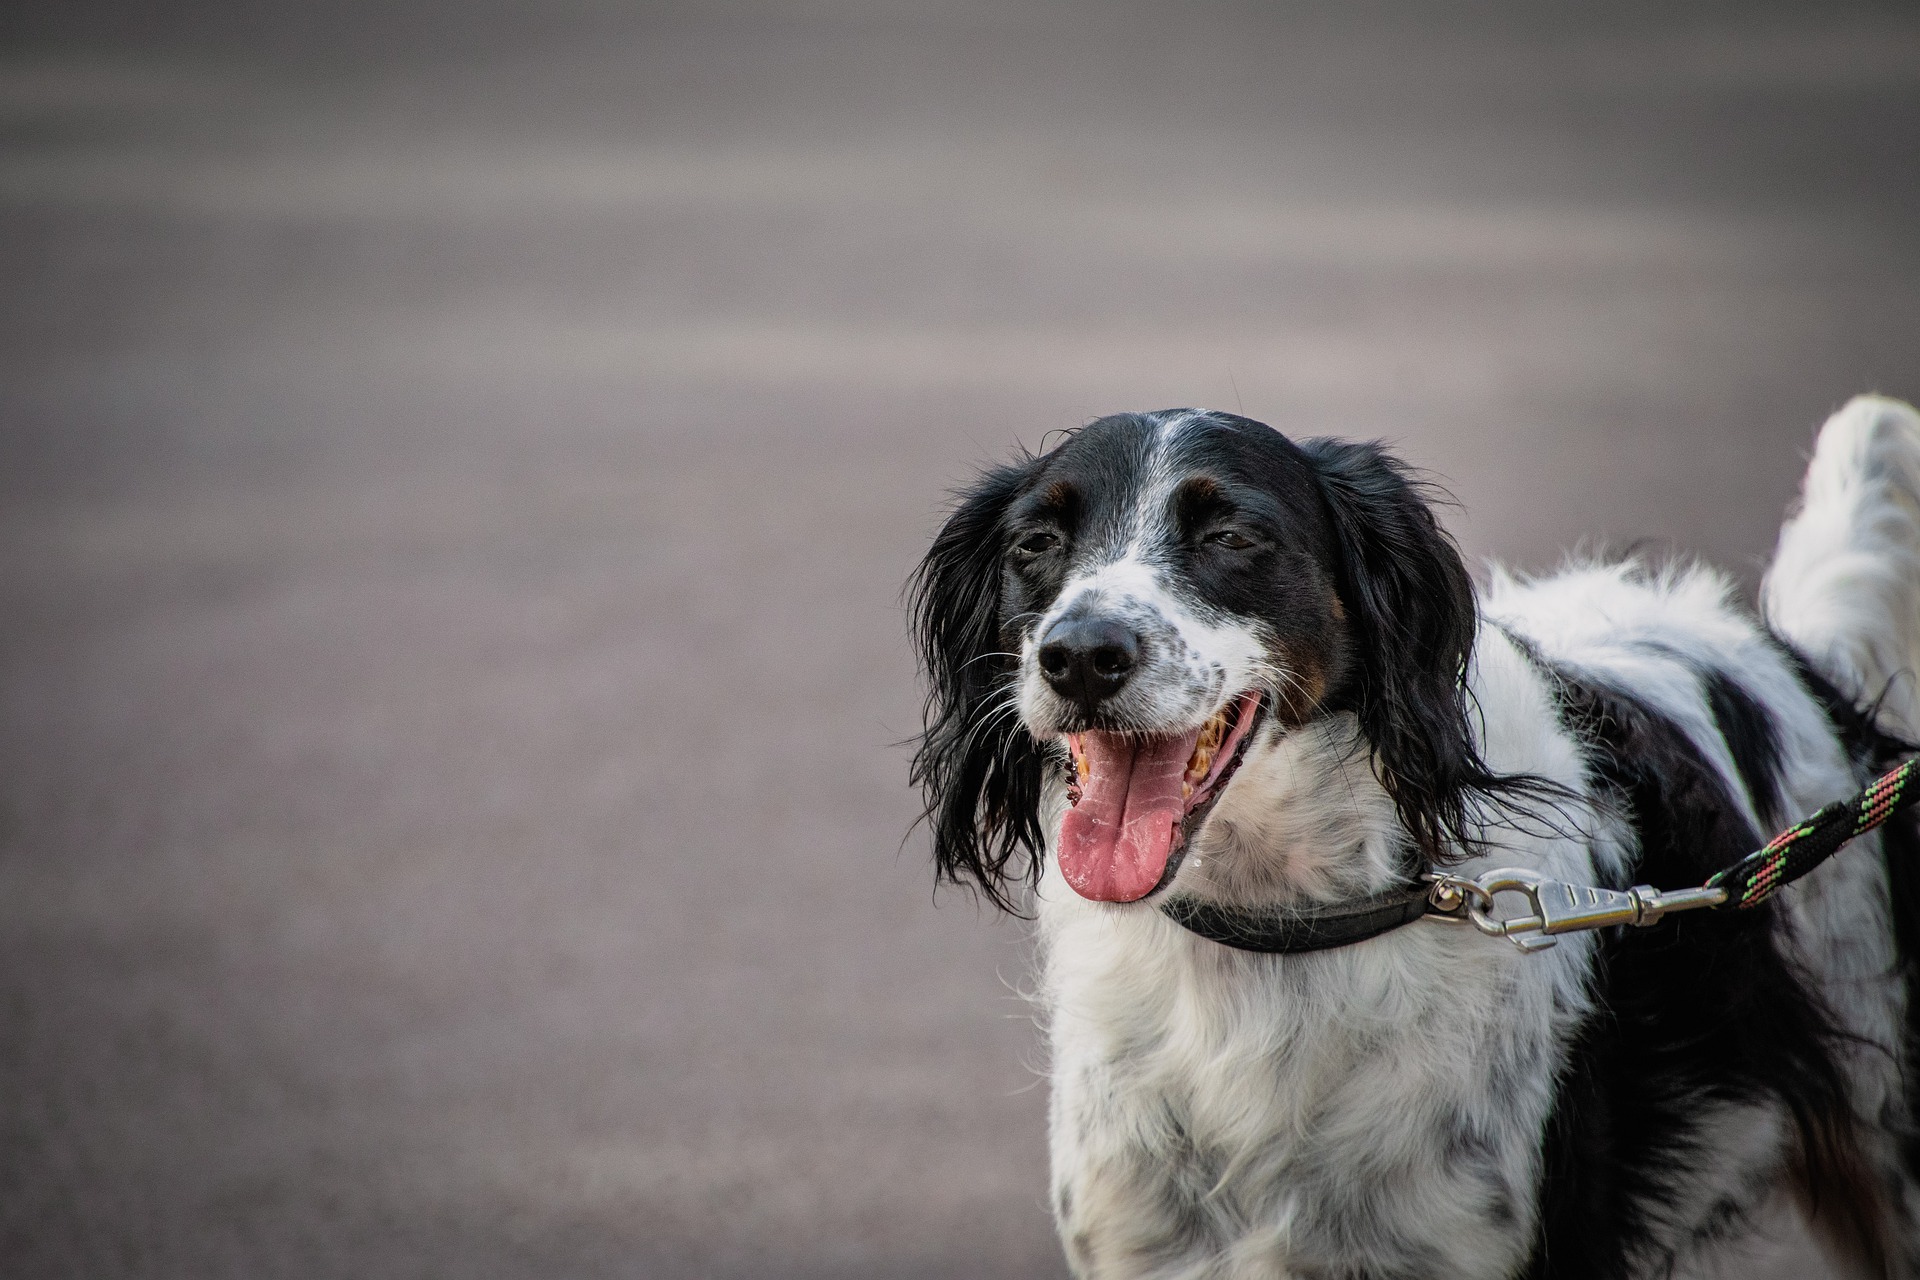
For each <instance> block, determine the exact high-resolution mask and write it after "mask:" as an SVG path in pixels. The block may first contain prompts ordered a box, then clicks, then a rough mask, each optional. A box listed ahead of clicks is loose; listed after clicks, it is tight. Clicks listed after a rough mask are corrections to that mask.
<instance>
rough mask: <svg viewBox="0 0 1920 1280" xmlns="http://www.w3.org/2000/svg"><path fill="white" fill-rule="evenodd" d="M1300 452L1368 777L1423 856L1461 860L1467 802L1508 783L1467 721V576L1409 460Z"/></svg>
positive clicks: (1382, 454)
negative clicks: (1310, 479)
mask: <svg viewBox="0 0 1920 1280" xmlns="http://www.w3.org/2000/svg"><path fill="white" fill-rule="evenodd" d="M1300 447H1301V450H1302V452H1304V453H1305V454H1306V455H1307V458H1308V459H1309V461H1311V462H1312V464H1313V467H1314V469H1315V471H1316V472H1317V473H1318V475H1319V479H1320V489H1321V492H1322V493H1323V494H1324V495H1325V498H1326V503H1327V508H1328V510H1329V512H1330V514H1331V517H1332V521H1333V528H1334V534H1335V538H1336V541H1337V543H1338V549H1339V560H1340V565H1339V569H1338V574H1339V592H1340V599H1341V602H1342V604H1344V605H1345V607H1346V610H1347V617H1348V625H1349V626H1350V627H1351V628H1352V635H1353V641H1354V655H1355V667H1354V672H1353V676H1352V678H1351V680H1350V683H1349V686H1348V689H1347V690H1346V693H1345V695H1344V697H1342V698H1341V699H1340V701H1341V702H1342V703H1343V704H1344V705H1345V707H1346V708H1347V709H1350V710H1352V711H1353V712H1354V713H1355V714H1356V715H1357V716H1358V718H1359V721H1360V728H1361V731H1362V732H1363V733H1364V734H1365V735H1366V737H1367V741H1368V744H1369V746H1370V747H1371V750H1372V752H1373V769H1374V773H1375V775H1376V776H1377V777H1378V778H1379V779H1380V782H1381V785H1383V786H1384V787H1385V788H1386V789H1387V792H1388V794H1389V795H1391V796H1392V797H1393V803H1394V807H1395V809H1396V810H1397V811H1398V813H1399V816H1400V821H1401V823H1402V824H1403V825H1404V826H1405V827H1406V828H1407V831H1408V832H1409V833H1410V834H1411V835H1412V836H1413V840H1414V843H1415V845H1416V846H1417V847H1418V848H1419V850H1420V852H1421V853H1422V854H1423V855H1424V856H1425V857H1426V858H1427V859H1429V860H1430V861H1446V860H1450V859H1454V858H1458V857H1460V856H1462V855H1463V854H1464V853H1465V851H1466V850H1465V849H1464V848H1461V847H1460V846H1464V845H1467V844H1470V843H1471V834H1470V832H1469V831H1468V830H1467V826H1468V823H1467V817H1468V814H1467V809H1468V806H1469V804H1470V802H1471V800H1472V798H1473V797H1474V796H1475V795H1476V793H1478V794H1481V795H1484V794H1487V793H1489V792H1493V791H1497V790H1501V789H1503V788H1504V787H1506V786H1508V785H1510V784H1511V783H1512V782H1513V781H1514V780H1512V779H1507V778H1504V777H1502V776H1500V775H1496V774H1494V773H1492V772H1491V771H1490V770H1489V769H1488V768H1487V766H1486V763H1485V762H1484V761H1483V760H1481V758H1480V754H1479V751H1478V750H1477V749H1476V747H1475V746H1474V741H1473V734H1472V731H1471V729H1470V728H1469V725H1468V721H1467V695H1466V690H1465V688H1464V686H1463V677H1464V673H1465V669H1466V663H1467V658H1468V656H1469V654H1470V652H1471V650H1472V647H1473V641H1474V635H1475V631H1476V628H1477V627H1478V615H1477V612H1476V610H1475V607H1474V598H1473V583H1472V580H1471V579H1470V578H1468V576H1467V569H1466V565H1465V564H1463V563H1462V562H1461V559H1460V552H1459V549H1458V548H1457V547H1455V546H1454V543H1453V540H1452V539H1451V538H1450V537H1448V536H1447V534H1446V531H1445V530H1443V529H1442V528H1441V527H1440V523H1439V521H1438V520H1436V519H1435V518H1434V514H1433V507H1432V503H1431V501H1430V499H1429V496H1428V495H1429V492H1430V491H1429V489H1428V486H1426V485H1424V484H1423V483H1422V482H1421V481H1420V480H1418V479H1417V478H1416V477H1415V476H1414V475H1413V474H1412V472H1411V471H1410V470H1409V468H1408V467H1407V466H1406V465H1405V464H1403V463H1402V462H1400V461H1399V460H1398V459H1396V458H1394V457H1392V456H1391V455H1390V454H1388V453H1387V452H1386V451H1385V450H1383V449H1381V448H1380V447H1379V446H1378V445H1373V444H1353V443H1349V442H1346V441H1341V440H1308V441H1305V442H1304V443H1303V444H1302V445H1301V446H1300ZM1450 844H1451V845H1453V846H1455V847H1453V848H1449V845H1450Z"/></svg>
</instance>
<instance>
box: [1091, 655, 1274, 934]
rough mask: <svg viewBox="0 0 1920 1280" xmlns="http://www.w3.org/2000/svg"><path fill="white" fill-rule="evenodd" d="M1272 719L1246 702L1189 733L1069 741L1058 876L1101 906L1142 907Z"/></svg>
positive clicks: (1101, 735)
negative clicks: (1260, 724)
mask: <svg viewBox="0 0 1920 1280" xmlns="http://www.w3.org/2000/svg"><path fill="white" fill-rule="evenodd" d="M1263 710H1264V706H1263V703H1262V701H1261V697H1260V695H1259V694H1258V693H1247V694H1243V695H1241V696H1240V697H1239V698H1238V699H1236V700H1235V701H1233V702H1231V703H1229V704H1228V705H1227V706H1225V707H1223V708H1222V709H1221V710H1219V711H1218V712H1216V713H1215V714H1214V715H1213V717H1212V718H1211V719H1209V720H1208V721H1207V722H1206V723H1205V724H1203V725H1201V726H1200V727H1199V728H1198V729H1194V730H1192V731H1191V732H1188V733H1175V734H1165V735H1157V736H1156V735H1149V734H1137V733H1107V732H1103V731H1101V730H1097V729H1089V730H1087V731H1086V732H1084V733H1070V734H1068V735H1066V737H1067V749H1068V750H1069V751H1070V752H1071V753H1072V757H1073V781H1072V782H1071V783H1070V784H1069V786H1068V789H1067V796H1068V798H1069V799H1070V800H1071V801H1072V802H1073V808H1071V809H1069V810H1068V811H1067V815H1066V818H1065V819H1064V820H1063V821H1062V822H1061V824H1060V871H1061V873H1062V874H1063V875H1065V876H1066V878H1067V883H1068V884H1070V885H1072V886H1073V888H1074V892H1076V893H1078V894H1079V895H1080V896H1081V897H1083V898H1092V899H1094V900H1095V901H1097V902H1136V901H1138V900H1139V899H1141V898H1144V897H1146V896H1147V895H1148V894H1150V893H1152V892H1153V891H1154V890H1155V889H1157V888H1159V887H1160V885H1161V884H1163V883H1164V882H1165V881H1166V880H1167V879H1168V878H1169V877H1170V876H1171V875H1172V874H1173V872H1174V871H1175V870H1177V869H1178V867H1179V862H1178V859H1177V858H1176V857H1175V854H1176V853H1178V852H1179V851H1181V850H1182V849H1184V848H1185V846H1186V843H1187V839H1188V838H1189V837H1190V836H1191V835H1192V834H1193V833H1194V832H1195V831H1197V830H1199V829H1200V826H1201V824H1202V823H1204V822H1205V821H1206V820H1207V814H1208V813H1209V812H1210V811H1211V810H1212V808H1213V806H1214V803H1215V802H1216V801H1217V800H1218V799H1219V798H1220V793H1221V791H1223V790H1224V789H1225V788H1226V785H1227V781H1228V779H1229V778H1231V777H1232V776H1233V772H1234V770H1235V769H1237V768H1238V767H1239V765H1240V758H1241V756H1242V755H1244V754H1245V753H1246V749H1247V743H1248V742H1249V741H1250V740H1251V735H1252V730H1253V728H1254V725H1255V724H1256V723H1257V721H1258V720H1259V718H1260V716H1261V714H1262V712H1263Z"/></svg>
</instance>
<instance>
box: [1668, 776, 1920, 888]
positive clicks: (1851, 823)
mask: <svg viewBox="0 0 1920 1280" xmlns="http://www.w3.org/2000/svg"><path fill="white" fill-rule="evenodd" d="M1917 783H1920V757H1916V758H1914V759H1912V760H1908V761H1906V762H1904V763H1903V764H1901V765H1900V766H1898V767H1897V768H1894V769H1890V770H1888V771H1887V772H1886V773H1884V774H1882V775H1880V777H1879V778H1877V779H1875V780H1874V782H1873V784H1872V785H1871V786H1869V787H1868V788H1867V789H1866V790H1865V791H1862V792H1861V793H1860V794H1859V795H1857V796H1854V797H1852V798H1851V799H1848V800H1836V801H1834V802H1833V803H1832V804H1830V805H1828V806H1827V807H1826V808H1824V809H1822V810H1820V811H1819V812H1818V813H1816V814H1814V815H1813V816H1812V817H1810V818H1805V819H1802V820H1801V821H1800V822H1797V823H1795V824H1794V825H1793V826H1791V827H1788V828H1787V829H1786V830H1785V831H1782V832H1781V833H1780V834H1779V835H1777V836H1775V837H1774V838H1773V839H1771V840H1769V841H1767V844H1766V847H1765V848H1763V849H1760V850H1758V851H1757V852H1754V853H1750V854H1748V855H1747V856H1746V857H1744V858H1742V859H1740V861H1738V862H1736V863H1734V864H1733V865H1732V866H1730V867H1728V868H1727V869H1726V870H1725V871H1722V872H1719V873H1718V874H1716V875H1715V876H1714V877H1713V878H1712V879H1710V880H1708V881H1707V883H1706V885H1705V886H1704V887H1706V888H1708V889H1725V890H1726V891H1727V900H1726V902H1725V903H1724V904H1723V905H1725V906H1729V907H1733V908H1736V909H1739V910H1744V909H1746V908H1748V907H1757V906H1759V905H1760V904H1761V903H1762V902H1765V901H1766V900H1767V899H1768V898H1770V897H1772V896H1773V895H1774V894H1775V893H1776V892H1778V891H1779V890H1781V889H1783V888H1785V887H1786V886H1787V885H1790V884H1792V883H1793V882H1794V881H1795V880H1798V879H1799V878H1800V877H1801V876H1804V875H1805V874H1807V872H1809V871H1811V870H1813V869H1814V868H1815V867H1817V866H1819V865H1820V864H1821V863H1823V862H1825V861H1826V860H1827V859H1828V858H1831V857H1832V856H1833V855H1834V854H1835V853H1837V852H1839V850H1840V846H1841V845H1844V844H1845V843H1847V841H1849V840H1851V839H1853V838H1854V837H1855V836H1863V835H1865V834H1866V833H1867V832H1869V831H1871V830H1873V829H1874V828H1875V827H1877V826H1879V825H1880V824H1881V823H1883V822H1885V821H1886V820H1887V819H1888V818H1891V817H1892V816H1893V815H1894V814H1896V813H1898V812H1900V810H1902V809H1904V808H1906V807H1907V806H1908V805H1911V804H1913V803H1914V802H1915V801H1916V800H1920V785H1916V784H1917Z"/></svg>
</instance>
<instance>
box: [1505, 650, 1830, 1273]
mask: <svg viewBox="0 0 1920 1280" xmlns="http://www.w3.org/2000/svg"><path fill="white" fill-rule="evenodd" d="M1554 675H1555V676H1556V677H1557V679H1558V681H1559V685H1560V689H1559V694H1560V702H1561V708H1562V712H1563V715H1564V716H1565V718H1566V721H1567V723H1568V725H1569V727H1570V728H1571V729H1573V730H1574V731H1575V732H1576V733H1577V734H1578V735H1579V737H1580V738H1581V740H1582V741H1583V743H1584V744H1585V746H1586V750H1587V752H1588V754H1589V757H1590V760H1591V764H1592V767H1593V771H1594V775H1595V778H1596V780H1597V781H1598V782H1599V783H1600V785H1601V787H1602V788H1603V789H1604V790H1605V791H1606V792H1609V793H1611V798H1612V799H1613V800H1614V802H1616V803H1617V804H1618V805H1619V806H1620V807H1621V809H1622V811H1623V812H1624V813H1625V814H1626V815H1627V816H1628V817H1629V819H1630V821H1631V823H1632V826H1633V830H1634V832H1635V834H1636V836H1637V837H1638V841H1639V845H1640V856H1639V862H1638V865H1637V866H1636V867H1635V869H1634V872H1633V878H1634V880H1636V881H1638V882H1642V883H1649V884H1653V885H1655V886H1658V887H1661V888H1680V887H1684V886H1688V885H1697V884H1699V883H1701V882H1702V881H1703V880H1705V879H1706V878H1707V876H1709V875H1711V874H1712V873H1713V872H1715V871H1717V870H1719V869H1720V868H1722V867H1725V866H1727V865H1729V864H1730V863H1732V862H1734V861H1735V860H1737V859H1739V858H1740V857H1742V856H1744V855H1745V854H1747V853H1749V852H1751V851H1752V850H1753V849H1754V848H1756V847H1757V846H1758V844H1759V843H1760V841H1761V839H1762V837H1761V836H1760V833H1758V832H1756V831H1754V830H1753V828H1752V827H1751V826H1750V825H1749V823H1748V822H1747V820H1746V819H1745V818H1743V817H1742V816H1741V813H1740V808H1739V806H1738V805H1737V804H1736V803H1735V801H1734V799H1733V797H1732V796H1731V795H1730V794H1729V792H1728V790H1727V787H1726V786H1725V784H1724V783H1723V781H1722V780H1721V778H1720V776H1719V775H1718V773H1717V772H1716V771H1715V770H1714V768H1713V767H1712V765H1710V764H1709V763H1708V762H1707V760H1706V759H1704V758H1703V757H1702V756H1701V754H1700V752H1699V751H1698V750H1697V749H1696V748H1695V747H1694V745H1693V743H1692V742H1691V740H1689V738H1688V737H1687V735H1686V733H1685V731H1684V730H1682V729H1681V728H1680V727H1679V726H1678V725H1677V724H1675V723H1674V722H1673V721H1672V720H1670V719H1668V718H1667V717H1665V716H1662V715H1660V714H1659V713H1657V712H1656V711H1654V710H1653V709H1651V708H1650V707H1648V706H1647V705H1646V704H1644V703H1642V702H1640V701H1638V700H1637V699H1635V698H1633V697H1632V696H1631V695H1629V694H1627V693H1624V692H1622V691H1620V690H1617V689H1612V688H1609V687H1607V686H1604V685H1602V684H1599V683H1596V682H1593V681H1589V680H1585V679H1581V678H1578V677H1574V676H1571V675H1569V674H1568V673H1566V672H1564V671H1558V672H1554ZM1723 680H1724V678H1723ZM1713 687H1714V686H1713V684H1712V683H1711V682H1709V684H1708V690H1709V696H1710V697H1712V689H1713ZM1729 691H1731V692H1729ZM1716 703H1717V704H1716V706H1715V707H1714V710H1715V714H1716V717H1717V718H1718V719H1719V720H1720V723H1721V725H1722V729H1723V732H1725V731H1726V730H1727V729H1729V728H1730V729H1731V730H1732V731H1733V732H1731V733H1729V734H1728V738H1729V748H1730V749H1731V750H1732V751H1733V752H1734V754H1735V756H1736V759H1739V758H1740V756H1741V755H1743V754H1744V755H1745V756H1746V760H1744V761H1742V763H1741V768H1742V771H1743V773H1746V774H1747V776H1748V778H1750V779H1757V778H1764V777H1769V776H1770V775H1771V772H1772V770H1773V769H1776V768H1777V764H1776V763H1774V761H1773V758H1772V757H1771V756H1770V755H1769V750H1771V749H1770V748H1768V749H1763V748H1765V747H1766V744H1770V743H1771V742H1772V741H1773V737H1772V731H1771V726H1770V724H1768V723H1767V720H1766V716H1765V712H1764V710H1763V709H1762V708H1760V707H1758V706H1757V705H1755V704H1753V703H1752V700H1751V699H1750V698H1747V697H1746V695H1744V693H1742V692H1741V691H1739V690H1738V688H1737V686H1734V685H1733V684H1732V682H1731V681H1724V683H1723V686H1722V688H1721V697H1720V698H1719V699H1717V700H1716ZM1736 736H1737V737H1738V738H1739V739H1740V740H1741V741H1740V743H1739V744H1736V742H1735V741H1734V739H1735V737H1736ZM1749 769H1751V772H1749ZM1774 785H1777V784H1771V783H1770V784H1769V786H1774ZM1774 930H1775V914H1774V910H1773V906H1772V904H1768V905H1766V906H1763V907H1760V908H1757V909H1754V910H1750V911H1742V912H1726V913H1720V912H1699V913H1694V914H1690V915H1684V916H1676V917H1673V918H1670V919H1669V920H1667V921H1665V922H1663V923H1662V924H1660V925H1658V926H1656V927H1654V928H1652V929H1645V930H1642V929H1622V930H1615V931H1613V932H1612V933H1611V935H1608V936H1604V937H1603V939H1602V941H1601V943H1600V950H1599V955H1598V957H1597V964H1596V973H1595V984H1596V995H1597V997H1598V1010H1597V1012H1596V1013H1595V1014H1594V1015H1593V1016H1592V1017H1591V1018H1589V1019H1588V1021H1587V1023H1586V1025H1585V1026H1584V1027H1583V1028H1582V1029H1581V1031H1580V1033H1579V1035H1578V1037H1577V1040H1576V1043H1575V1044H1574V1046H1573V1048H1572V1050H1571V1053H1570V1056H1569V1061H1568V1066H1567V1069H1566V1072H1565V1075H1564V1077H1563V1079H1562V1080H1561V1081H1560V1089H1559V1096H1558V1099H1557V1102H1556V1105H1555V1110H1554V1114H1553V1117H1552V1119H1551V1121H1550V1123H1549V1126H1548V1133H1547V1143H1546V1152H1545V1169H1544V1171H1543V1192H1542V1197H1541V1205H1540V1214H1541V1217H1540V1226H1539V1237H1538V1241H1537V1244H1536V1248H1535V1254H1534V1258H1533V1261H1532V1265H1531V1267H1530V1268H1529V1271H1528V1274H1529V1275H1531V1276H1535V1277H1547V1276H1552V1277H1556V1280H1569V1278H1572V1280H1581V1278H1586V1277H1593V1278H1596V1280H1597V1278H1599V1277H1613V1276H1622V1275H1626V1274H1628V1273H1629V1271H1630V1270H1637V1269H1638V1268H1639V1267H1641V1266H1644V1265H1646V1264H1647V1263H1649V1262H1653V1263H1655V1264H1657V1262H1658V1261H1659V1256H1658V1251H1659V1250H1662V1249H1668V1248H1671V1247H1673V1246H1674V1245H1676V1244H1679V1243H1681V1242H1683V1240H1684V1239H1685V1238H1686V1233H1689V1232H1697V1229H1699V1228H1701V1227H1705V1228H1706V1229H1708V1230H1712V1229H1714V1228H1716V1227H1731V1226H1733V1225H1735V1224H1736V1223H1737V1220H1738V1218H1739V1216H1740V1214H1741V1213H1742V1212H1743V1211H1744V1210H1745V1209H1746V1208H1747V1207H1748V1206H1746V1205H1743V1204H1738V1203H1727V1204H1724V1205H1718V1206H1711V1207H1710V1208H1709V1211H1708V1213H1707V1218H1708V1221H1707V1222H1705V1223H1699V1222H1685V1223H1680V1222H1674V1221H1672V1220H1671V1219H1670V1218H1669V1216H1668V1213H1667V1207H1668V1206H1669V1205H1670V1204H1671V1202H1672V1199H1673V1195H1674V1192H1675V1191H1676V1190H1677V1189H1679V1188H1680V1187H1681V1186H1682V1185H1683V1184H1684V1183H1685V1182H1686V1181H1687V1179H1688V1177H1689V1175H1690V1174H1691V1173H1693V1172H1694V1171H1695V1170H1696V1169H1697V1168H1698V1167H1699V1157H1700V1155H1701V1152H1700V1150H1699V1147H1700V1144H1701V1143H1702V1142H1703V1141H1704V1139H1705V1135H1704V1134H1702V1132H1701V1131H1700V1127H1699V1126H1700V1122H1701V1117H1702V1115H1703V1113H1706V1112H1709V1111H1711V1110H1712V1109H1713V1108H1712V1107H1711V1106H1710V1105H1709V1104H1714V1103H1719V1104H1737V1103H1746V1102H1761V1101H1766V1100H1774V1101H1777V1102H1780V1103H1782V1104H1784V1105H1785V1106H1786V1107H1787V1108H1788V1110H1789V1111H1790V1113H1791V1114H1792V1116H1793V1119H1794V1121H1795V1123H1796V1125H1797V1127H1798V1129H1799V1131H1800V1138H1801V1146H1802V1148H1803V1149H1804V1151H1805V1152H1806V1157H1807V1160H1808V1162H1809V1163H1810V1164H1812V1165H1814V1166H1816V1168H1815V1171H1814V1172H1815V1173H1816V1174H1818V1173H1820V1172H1821V1171H1823V1170H1824V1169H1825V1168H1826V1166H1827V1165H1829V1164H1835V1163H1845V1162H1846V1160H1845V1157H1846V1155H1847V1154H1848V1153H1850V1152H1851V1150H1852V1143H1851V1141H1850V1138H1851V1128H1850V1126H1851V1123H1852V1121H1851V1112H1850V1110H1849V1108H1848V1106H1847V1100H1846V1093H1845V1088H1844V1083H1843V1080H1842V1076H1841V1073H1840V1071H1839V1068H1838V1066H1837V1065H1836V1062H1835V1057H1834V1053H1833V1044H1834V1039H1835V1035H1836V1032H1835V1029H1834V1025H1833V1021H1832V1018H1831V1017H1830V1015H1829V1014H1828V1012H1827V1010H1826V1009H1825V1007H1824V1006H1823V1004H1822V1003H1821V1001H1820V999H1819V997H1818V996H1817V994H1816V993H1815V992H1814V991H1813V989H1812V988H1811V986H1810V985H1809V983H1808V982H1807V981H1806V980H1805V979H1804V978H1803V977H1802V975H1801V974H1800V973H1799V972H1797V971H1796V969H1795V967H1794V966H1793V965H1792V964H1791V963H1789V961H1788V960H1787V959H1786V958H1785V957H1784V956H1783V955H1782V954H1781V953H1780V951H1779V950H1778V949H1777V947H1776V945H1775V941H1774ZM1816 1185H1819V1182H1818V1180H1817V1179H1816ZM1650 1253H1651V1256H1650Z"/></svg>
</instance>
